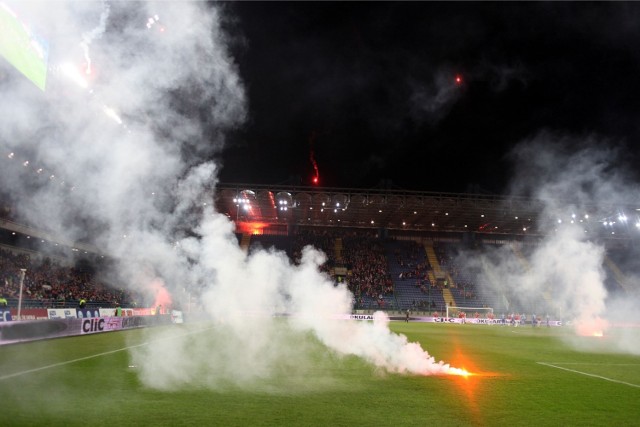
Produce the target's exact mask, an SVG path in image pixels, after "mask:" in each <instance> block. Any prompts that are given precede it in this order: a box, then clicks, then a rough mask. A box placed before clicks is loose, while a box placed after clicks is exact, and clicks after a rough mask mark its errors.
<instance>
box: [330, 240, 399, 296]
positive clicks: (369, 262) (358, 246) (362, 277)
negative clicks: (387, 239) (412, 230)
mask: <svg viewBox="0 0 640 427" xmlns="http://www.w3.org/2000/svg"><path fill="white" fill-rule="evenodd" d="M342 241H343V249H342V257H343V260H344V263H345V265H346V266H347V268H348V269H350V271H351V275H350V276H349V278H348V286H349V290H351V292H352V293H353V294H354V296H355V297H356V301H361V297H362V296H364V295H366V296H368V297H370V298H373V299H376V300H378V301H379V304H381V302H382V301H383V300H384V296H385V295H392V294H393V280H391V275H390V274H389V265H388V262H387V258H386V256H385V254H384V248H383V245H382V243H381V241H380V240H379V239H378V238H375V237H371V236H347V237H344V238H343V239H342Z"/></svg>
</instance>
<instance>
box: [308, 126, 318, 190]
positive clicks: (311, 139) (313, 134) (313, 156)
mask: <svg viewBox="0 0 640 427" xmlns="http://www.w3.org/2000/svg"><path fill="white" fill-rule="evenodd" d="M317 136H318V135H317V133H316V132H315V131H313V132H311V136H310V137H309V160H311V165H312V166H313V170H314V172H315V175H314V177H313V183H314V184H317V183H318V181H319V180H320V171H319V170H318V162H317V161H316V152H315V149H314V145H315V142H316V138H317Z"/></svg>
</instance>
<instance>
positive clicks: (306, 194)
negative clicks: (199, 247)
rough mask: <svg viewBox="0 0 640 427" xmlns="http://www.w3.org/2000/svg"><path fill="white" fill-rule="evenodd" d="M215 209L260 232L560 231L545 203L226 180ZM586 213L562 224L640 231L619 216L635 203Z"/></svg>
mask: <svg viewBox="0 0 640 427" xmlns="http://www.w3.org/2000/svg"><path fill="white" fill-rule="evenodd" d="M215 204H216V208H217V210H218V211H219V212H221V213H224V214H226V215H227V216H228V217H229V218H230V219H231V220H233V221H234V222H236V223H238V222H239V223H255V224H261V226H262V227H266V226H270V227H272V226H275V225H280V226H291V225H298V226H324V227H357V228H375V229H380V228H384V229H389V230H406V231H418V232H458V233H460V232H477V233H485V234H496V235H508V236H527V235H544V234H547V233H548V232H550V231H551V228H552V227H554V226H553V225H549V224H548V223H547V224H544V225H543V224H542V223H541V221H539V219H540V218H539V217H540V215H541V213H542V211H543V208H544V205H545V203H544V202H543V201H542V200H539V199H533V198H526V197H515V196H500V195H487V194H464V193H444V192H427V191H409V190H398V189H393V190H389V189H356V188H326V187H305V186H292V185H261V184H230V183H220V184H218V185H217V190H216V196H215ZM567 205H568V206H569V205H570V203H567ZM585 209H586V210H585V211H584V212H573V211H567V212H566V215H564V217H562V218H561V217H559V218H558V219H557V223H558V224H561V223H563V222H565V221H566V223H573V222H576V223H583V225H584V228H585V232H594V231H595V233H594V234H593V235H596V236H598V237H600V238H606V239H627V238H629V237H632V236H634V235H635V234H638V233H640V228H639V227H638V224H640V220H635V219H631V218H629V219H628V220H627V218H624V221H623V220H621V219H620V212H623V211H624V210H626V211H627V212H631V211H633V212H635V214H636V216H637V211H638V210H637V209H635V208H634V206H631V205H629V206H624V207H621V206H602V205H592V206H587V207H586V208H585ZM634 221H635V224H634ZM258 228H260V227H258Z"/></svg>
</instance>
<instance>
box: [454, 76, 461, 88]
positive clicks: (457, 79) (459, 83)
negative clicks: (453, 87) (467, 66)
mask: <svg viewBox="0 0 640 427" xmlns="http://www.w3.org/2000/svg"><path fill="white" fill-rule="evenodd" d="M455 82H456V84H457V85H458V86H460V85H461V84H462V76H461V75H460V74H456V78H455Z"/></svg>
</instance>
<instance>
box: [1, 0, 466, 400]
mask: <svg viewBox="0 0 640 427" xmlns="http://www.w3.org/2000/svg"><path fill="white" fill-rule="evenodd" d="M55 5H56V7H54V8H51V7H49V3H46V2H45V3H29V4H28V5H27V6H28V7H29V9H28V13H27V14H26V16H31V17H32V19H34V20H35V21H37V22H38V24H39V25H41V26H43V27H45V28H46V32H47V34H49V35H50V37H51V38H52V40H55V42H56V46H57V48H56V52H57V53H59V55H58V57H60V56H62V54H64V57H65V60H66V61H69V60H71V61H72V62H74V63H80V62H81V56H82V52H75V51H74V50H73V48H72V47H73V46H75V47H76V50H77V39H78V38H77V34H89V35H91V34H93V35H94V36H96V35H98V34H101V37H100V38H99V39H98V38H96V37H92V38H91V37H90V38H89V39H87V40H91V41H92V43H91V48H92V64H93V67H94V68H98V67H99V69H100V72H99V73H98V74H99V78H97V79H96V80H95V81H94V82H93V83H91V84H90V85H89V87H86V86H85V85H78V84H77V81H75V80H69V79H66V77H65V75H64V74H55V73H54V74H53V76H54V77H55V78H53V79H52V84H51V85H50V86H49V87H50V90H48V91H47V93H45V94H44V95H43V94H35V95H34V93H33V91H32V90H31V88H30V87H29V86H28V85H27V84H26V83H25V84H22V82H21V81H20V80H18V79H17V78H16V80H15V82H12V83H15V84H10V85H2V86H1V88H0V90H2V96H1V97H0V99H1V100H2V102H1V103H0V113H1V114H2V115H3V117H10V118H11V120H5V121H3V124H2V126H1V127H0V141H1V142H2V149H3V150H11V151H13V150H15V151H16V152H20V153H21V156H22V155H23V156H32V157H33V158H35V159H36V160H37V163H42V164H45V165H46V169H47V170H48V171H55V174H56V175H57V176H64V181H65V182H66V183H69V184H66V185H61V183H60V180H58V179H42V178H34V179H31V175H30V174H28V173H27V172H26V171H25V170H23V169H21V166H20V165H19V164H18V163H17V161H13V163H11V162H12V159H9V158H8V157H7V158H5V163H6V165H7V167H6V168H0V178H2V179H1V180H0V182H3V185H4V187H3V188H4V189H5V190H6V191H10V192H11V193H12V195H13V200H15V206H16V210H17V213H18V215H19V216H20V218H21V220H23V221H28V222H29V223H33V224H37V225H38V226H39V227H43V228H47V229H48V231H51V232H52V233H53V234H56V235H58V236H64V237H65V238H66V240H68V241H71V242H76V241H81V242H84V243H86V244H92V245H94V246H95V247H97V248H98V249H99V250H100V251H101V252H103V253H105V254H108V255H110V256H111V257H113V258H114V260H115V264H116V265H115V268H114V269H113V270H112V271H110V272H109V274H110V277H109V278H110V279H111V280H113V281H116V282H118V283H124V284H126V285H127V286H128V287H130V288H131V289H135V290H138V291H140V292H141V293H144V294H146V298H147V303H148V304H151V303H160V299H161V298H166V296H167V293H168V294H170V295H171V297H172V299H173V300H174V302H176V303H180V301H181V300H184V297H185V295H186V294H189V295H191V296H193V297H195V298H197V301H198V303H199V305H200V306H201V309H202V310H203V311H204V312H205V313H206V314H207V316H208V317H209V318H210V319H215V320H216V321H218V322H220V326H219V327H217V328H215V330H214V332H212V333H211V334H208V335H205V336H204V337H203V336H202V335H200V336H198V337H197V339H196V338H184V339H180V338H175V339H174V340H153V342H154V344H153V345H150V346H149V347H148V348H142V347H141V348H138V349H136V350H134V351H133V353H132V358H133V359H134V361H135V362H136V364H137V365H138V366H139V369H138V372H139V374H140V377H141V379H142V380H143V381H144V383H145V384H146V385H148V386H151V387H158V388H168V387H173V386H182V385H183V386H188V385H193V384H197V385H200V386H203V387H209V388H224V387H226V386H229V385H238V386H245V387H251V386H253V385H255V383H256V381H259V380H261V379H265V378H267V379H268V378H274V377H278V375H284V374H285V373H288V372H291V371H295V370H296V369H298V370H299V369H303V368H304V367H305V366H309V365H310V364H311V363H312V361H313V360H314V358H316V357H317V355H316V353H317V351H312V349H311V348H310V347H309V346H312V345H313V344H305V340H304V339H302V338H304V337H307V336H308V335H309V334H310V335H311V336H315V337H316V338H315V339H316V340H319V341H320V342H322V343H324V345H327V346H329V347H330V348H332V349H333V350H334V351H335V352H336V353H338V354H353V355H358V356H360V357H362V358H364V359H366V360H368V361H369V362H371V363H373V364H374V365H376V366H378V367H380V368H383V369H386V370H389V371H392V372H406V373H418V374H430V373H452V372H454V371H453V370H452V369H451V368H450V367H449V366H448V365H446V364H443V363H436V362H435V361H434V360H433V358H431V357H430V356H429V355H428V354H427V353H426V352H424V351H423V350H422V349H421V348H420V346H419V345H418V344H414V343H409V342H408V341H407V339H406V337H403V336H399V335H396V334H392V333H391V332H390V331H389V329H388V327H387V326H386V321H385V320H384V319H383V318H379V319H378V320H377V321H376V322H375V323H374V324H372V325H368V324H366V323H352V322H347V321H343V320H332V319H333V318H335V315H336V314H344V313H350V310H351V299H352V296H351V294H350V293H349V292H348V290H347V289H346V288H345V287H344V286H335V284H334V283H332V282H331V281H330V280H329V278H328V277H326V276H325V275H323V274H321V273H320V272H319V265H320V264H321V263H322V262H323V260H324V255H323V254H321V253H319V252H318V251H316V250H314V249H311V248H306V249H305V250H304V254H303V257H302V261H301V263H300V265H293V264H291V262H290V261H289V259H288V258H287V257H286V255H285V254H283V253H279V252H274V251H255V252H253V253H252V254H251V255H247V254H245V253H244V252H243V251H242V250H241V249H240V247H239V245H238V243H237V239H236V237H235V235H234V229H233V223H231V222H230V221H229V219H228V218H227V217H226V216H224V215H221V214H219V213H217V212H215V211H214V210H213V208H212V200H213V196H214V194H213V193H214V190H215V183H216V179H217V173H218V168H217V165H216V164H215V163H214V162H212V161H211V160H210V159H211V158H212V156H213V155H215V154H216V153H217V152H219V150H220V149H221V148H222V147H223V145H224V140H225V135H226V134H227V133H228V132H229V131H231V130H233V129H235V128H237V127H239V126H241V125H242V123H243V122H244V120H245V115H246V99H245V91H244V87H243V84H242V81H241V78H240V76H239V75H238V71H237V67H236V65H235V64H234V61H233V58H232V57H231V56H230V54H229V52H228V48H227V43H228V41H229V40H230V37H231V35H229V34H226V33H225V32H223V31H222V29H221V26H222V22H223V20H224V9H221V6H219V5H210V4H207V3H204V2H177V3H169V2H158V3H138V2H122V3H115V4H112V5H111V6H110V7H109V9H108V17H109V19H108V20H107V19H106V17H107V12H106V11H105V9H102V16H103V17H104V22H103V21H102V20H101V23H104V30H103V29H102V28H101V27H99V28H98V31H95V32H92V31H89V32H87V29H86V28H84V26H85V24H86V23H87V21H86V19H85V16H87V15H95V10H90V11H89V12H93V13H87V14H84V13H79V12H78V8H77V6H78V5H77V4H76V3H74V2H72V3H63V2H56V3H55ZM25 7H26V6H25ZM83 7H87V8H93V9H95V8H97V7H98V4H97V3H86V4H84V3H83ZM83 11H84V10H83ZM156 15H158V16H161V17H162V19H163V27H162V28H163V29H164V31H162V32H160V31H155V30H154V28H156V27H155V26H154V27H151V28H150V27H149V26H147V25H145V24H146V23H148V22H149V21H148V19H149V17H150V16H156ZM165 17H170V20H166V19H165ZM67 48H69V49H67ZM74 55H75V56H74ZM58 57H56V56H55V55H52V61H53V65H52V68H53V69H55V68H56V61H57V60H59V59H58ZM70 57H71V58H70ZM7 100H11V102H9V101H7ZM116 117H117V118H118V120H115V118H116ZM15 157H16V158H17V157H19V156H15ZM14 160H15V159H14ZM36 160H33V162H36ZM51 174H52V175H53V174H54V172H52V173H51ZM165 291H166V292H165ZM283 312H286V313H292V314H293V315H292V316H290V317H289V318H287V319H284V320H278V319H276V318H274V317H272V315H273V314H274V313H283ZM148 332H149V333H150V334H153V335H155V334H159V333H161V332H160V331H156V330H150V331H148ZM190 337H193V335H192V336H190ZM316 350H317V349H316ZM325 350H326V349H325Z"/></svg>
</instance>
